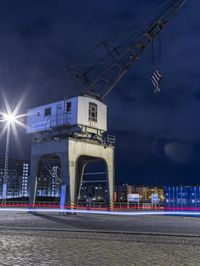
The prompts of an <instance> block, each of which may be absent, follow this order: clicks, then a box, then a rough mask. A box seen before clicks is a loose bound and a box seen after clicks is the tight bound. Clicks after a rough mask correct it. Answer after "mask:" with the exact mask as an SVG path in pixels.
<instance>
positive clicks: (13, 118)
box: [0, 94, 26, 203]
mask: <svg viewBox="0 0 200 266" xmlns="http://www.w3.org/2000/svg"><path fill="white" fill-rule="evenodd" d="M1 96H2V97H3V100H4V104H5V109H4V110H5V111H4V112H1V111H0V117H1V118H0V123H3V124H4V127H3V130H2V132H1V135H2V134H4V133H5V132H6V151H5V162H4V173H3V193H2V203H6V195H7V179H8V155H9V146H10V133H11V130H12V131H13V132H14V136H15V137H16V138H17V140H18V136H17V130H16V124H18V125H20V126H22V127H25V125H24V124H23V123H22V122H21V121H20V120H21V118H24V117H26V114H22V115H17V113H18V111H19V108H20V106H21V104H22V102H23V101H24V99H25V96H26V95H25V94H24V95H22V96H21V98H20V100H19V101H18V103H17V105H16V106H15V108H14V109H13V111H12V110H11V107H10V105H9V103H8V101H7V99H6V97H5V95H4V94H2V95H1Z"/></svg>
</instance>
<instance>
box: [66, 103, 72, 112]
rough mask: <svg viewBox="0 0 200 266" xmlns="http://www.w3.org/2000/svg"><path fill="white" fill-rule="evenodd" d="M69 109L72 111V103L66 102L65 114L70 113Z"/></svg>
mask: <svg viewBox="0 0 200 266" xmlns="http://www.w3.org/2000/svg"><path fill="white" fill-rule="evenodd" d="M71 109H72V103H71V102H67V112H71Z"/></svg>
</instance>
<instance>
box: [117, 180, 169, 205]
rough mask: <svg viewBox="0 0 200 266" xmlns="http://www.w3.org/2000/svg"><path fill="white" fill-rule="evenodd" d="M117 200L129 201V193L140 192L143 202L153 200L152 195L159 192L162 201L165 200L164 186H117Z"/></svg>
mask: <svg viewBox="0 0 200 266" xmlns="http://www.w3.org/2000/svg"><path fill="white" fill-rule="evenodd" d="M115 192H116V194H117V195H116V197H117V201H118V202H120V201H122V202H123V201H127V195H128V194H139V195H140V201H141V202H151V195H152V194H158V197H159V199H160V201H163V200H164V192H163V188H162V187H147V186H130V185H128V184H122V185H118V186H116V187H115Z"/></svg>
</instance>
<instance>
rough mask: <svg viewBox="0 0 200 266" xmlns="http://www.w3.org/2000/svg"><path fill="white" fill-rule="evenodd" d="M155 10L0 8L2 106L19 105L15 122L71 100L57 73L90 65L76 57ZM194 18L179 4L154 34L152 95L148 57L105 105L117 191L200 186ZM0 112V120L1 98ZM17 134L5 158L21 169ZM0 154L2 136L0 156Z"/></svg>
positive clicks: (39, 3)
mask: <svg viewBox="0 0 200 266" xmlns="http://www.w3.org/2000/svg"><path fill="white" fill-rule="evenodd" d="M171 2H173V1H171ZM161 3H163V0H154V1H149V0H126V1H122V0H109V1H98V0H85V1H82V0H73V1H70V0H66V1H64V0H62V1H61V0H29V1H27V0H18V1H16V0H5V1H4V0H0V88H1V94H2V96H3V95H5V97H6V98H7V99H8V101H9V103H10V105H11V106H13V107H14V106H15V105H16V104H17V102H19V100H20V98H21V97H24V101H23V104H22V105H21V107H20V110H19V113H25V112H26V111H27V109H29V108H32V107H34V106H37V105H41V104H45V103H48V102H51V101H54V100H58V99H62V98H63V96H64V95H66V94H67V93H68V91H70V90H71V81H70V78H69V76H68V75H67V73H66V71H65V69H64V66H65V65H66V64H67V65H73V64H78V63H85V64H87V63H91V62H92V59H91V56H90V57H89V58H87V56H86V57H85V58H84V57H83V55H84V54H86V53H87V52H88V51H89V50H90V49H91V48H93V47H95V46H96V45H97V44H99V43H100V42H102V41H103V40H105V39H107V38H109V37H110V36H111V35H113V34H116V33H117V32H118V31H119V30H121V29H123V28H124V27H128V26H129V25H130V24H133V23H134V22H135V21H139V20H140V21H141V20H142V19H143V18H145V16H146V14H148V13H149V12H151V11H152V10H153V9H154V8H155V7H157V6H159V5H160V4H161ZM199 9H200V1H199V0H188V1H187V2H186V4H185V5H184V7H183V8H182V9H181V11H180V12H179V13H178V14H177V15H176V16H175V17H174V18H173V19H172V20H171V21H170V22H169V24H168V25H167V27H166V29H165V30H164V31H163V32H162V37H161V40H162V62H161V65H160V66H161V69H162V74H163V80H162V83H161V93H160V94H159V95H155V94H154V93H153V87H152V84H151V82H150V78H151V75H152V73H153V71H154V68H153V66H152V53H151V47H149V48H147V49H146V50H145V52H144V53H143V55H142V56H141V58H140V59H139V60H138V61H137V63H136V64H135V65H134V66H133V67H132V69H131V70H130V71H129V72H128V74H127V75H126V76H125V77H124V78H123V79H122V80H121V81H120V82H119V83H118V84H117V86H116V87H115V88H114V89H113V90H112V92H111V93H110V94H109V95H108V97H107V98H106V99H105V102H106V104H108V128H109V133H110V134H113V135H115V136H116V140H117V142H116V160H115V163H116V182H117V183H130V184H144V185H145V184H146V185H163V184H165V185H167V184H170V185H172V184H173V185H178V184H183V185H193V184H199V183H200V124H199V121H200V85H199V84H200V75H199V71H200V53H199V47H200V34H199V30H200V16H199ZM155 47H157V48H158V43H155ZM157 48H155V54H156V51H157V50H158V49H157ZM155 57H156V55H155ZM83 58H84V59H83ZM155 60H156V59H155ZM0 106H1V109H2V110H3V109H4V102H3V97H1V105H0ZM18 133H19V134H18V138H17V140H18V142H17V141H16V140H15V139H14V137H12V146H11V150H10V156H11V157H13V158H24V159H25V158H26V159H29V158H30V146H31V143H30V137H29V136H26V134H25V130H24V129H20V128H18ZM4 149H5V136H2V137H1V149H0V154H1V156H3V154H4Z"/></svg>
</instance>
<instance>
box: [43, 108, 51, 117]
mask: <svg viewBox="0 0 200 266" xmlns="http://www.w3.org/2000/svg"><path fill="white" fill-rule="evenodd" d="M44 115H45V116H48V115H51V107H49V108H46V109H45V110H44Z"/></svg>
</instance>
